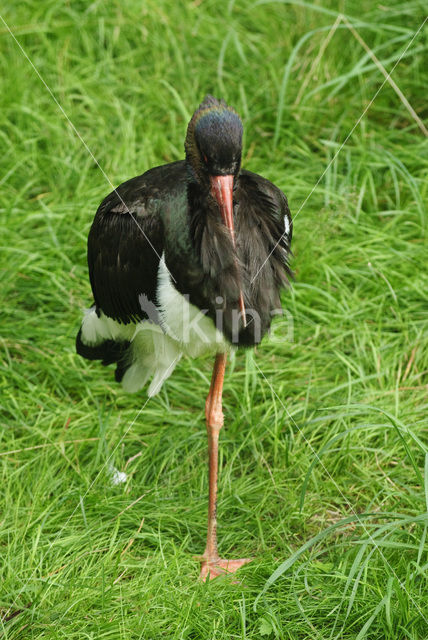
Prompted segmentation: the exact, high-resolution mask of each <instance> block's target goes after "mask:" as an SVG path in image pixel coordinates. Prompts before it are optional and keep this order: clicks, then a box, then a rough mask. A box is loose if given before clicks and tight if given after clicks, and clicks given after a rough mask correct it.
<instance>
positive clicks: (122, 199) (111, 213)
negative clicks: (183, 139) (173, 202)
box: [88, 167, 163, 324]
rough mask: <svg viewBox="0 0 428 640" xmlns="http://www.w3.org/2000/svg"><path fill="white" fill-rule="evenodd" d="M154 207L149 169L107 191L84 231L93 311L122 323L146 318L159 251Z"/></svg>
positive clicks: (155, 192)
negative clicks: (111, 190) (109, 191)
mask: <svg viewBox="0 0 428 640" xmlns="http://www.w3.org/2000/svg"><path fill="white" fill-rule="evenodd" d="M158 169H162V167H159V168H158ZM153 173H154V174H155V175H154V179H153ZM149 174H152V175H149ZM160 208H161V192H160V190H159V189H158V188H156V169H154V170H152V171H150V172H147V173H146V174H143V176H139V177H137V178H133V179H132V180H128V181H127V182H124V183H123V184H122V185H120V187H118V188H117V189H116V190H115V191H113V192H112V193H111V194H110V195H108V196H107V198H105V199H104V200H103V202H102V203H101V204H100V206H99V208H98V211H97V213H96V215H95V219H94V222H93V224H92V227H91V230H90V232H89V238H88V266H89V277H90V281H91V286H92V291H93V294H94V299H95V304H96V307H97V311H99V310H102V311H103V312H104V314H105V315H106V316H109V317H110V318H113V319H115V320H118V321H119V322H123V323H125V324H127V323H129V322H132V321H136V320H144V319H145V318H147V317H148V314H147V311H145V310H144V309H146V310H147V306H146V305H147V303H148V304H149V306H150V303H155V301H156V289H157V272H158V266H159V261H160V258H161V255H162V251H163V224H162V218H161V215H160ZM144 296H146V297H144ZM141 303H143V304H141ZM145 303H146V304H145Z"/></svg>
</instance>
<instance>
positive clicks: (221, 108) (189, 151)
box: [184, 94, 242, 167]
mask: <svg viewBox="0 0 428 640" xmlns="http://www.w3.org/2000/svg"><path fill="white" fill-rule="evenodd" d="M205 118H207V122H206V121H205ZM208 119H209V120H208ZM226 121H229V123H230V122H233V121H234V122H235V126H237V138H239V137H240V136H241V133H239V130H241V131H242V123H241V119H240V117H239V115H238V113H237V112H236V111H235V109H233V107H230V106H229V105H228V104H227V103H226V101H225V100H223V99H222V98H221V99H220V100H219V99H218V98H215V97H214V96H212V95H210V94H208V95H206V96H205V98H204V99H203V101H202V102H201V104H200V105H199V107H198V108H197V109H196V111H195V112H194V114H193V116H192V118H191V120H190V122H189V125H188V127H187V135H186V140H185V143H184V148H185V151H186V157H187V159H188V160H189V161H190V163H191V164H192V165H193V166H194V167H195V166H196V165H197V164H198V158H197V155H198V154H197V150H196V143H195V133H196V131H197V130H200V127H201V125H202V126H204V128H210V125H209V124H208V122H211V127H212V126H214V127H215V128H217V129H218V127H219V126H220V127H221V128H223V123H225V122H226ZM214 123H215V124H214ZM239 144H240V143H239Z"/></svg>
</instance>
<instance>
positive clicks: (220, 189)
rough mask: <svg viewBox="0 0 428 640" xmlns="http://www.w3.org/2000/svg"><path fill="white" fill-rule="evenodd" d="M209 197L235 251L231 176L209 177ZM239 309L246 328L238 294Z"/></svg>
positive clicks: (243, 309)
mask: <svg viewBox="0 0 428 640" xmlns="http://www.w3.org/2000/svg"><path fill="white" fill-rule="evenodd" d="M210 182H211V195H212V196H213V198H214V199H215V200H216V201H217V203H218V206H219V207H220V213H221V217H222V220H223V222H224V224H225V225H226V227H227V228H228V229H229V232H230V235H231V237H232V243H233V247H234V248H235V249H236V241H235V228H234V226H233V176H210ZM239 309H240V311H241V315H242V323H243V325H244V327H246V326H247V319H246V317H245V306H244V296H243V295H242V291H240V293H239Z"/></svg>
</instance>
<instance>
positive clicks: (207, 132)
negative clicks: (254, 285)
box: [184, 95, 245, 325]
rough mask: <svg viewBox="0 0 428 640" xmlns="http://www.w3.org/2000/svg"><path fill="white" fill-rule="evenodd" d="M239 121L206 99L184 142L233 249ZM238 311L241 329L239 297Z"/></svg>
mask: <svg viewBox="0 0 428 640" xmlns="http://www.w3.org/2000/svg"><path fill="white" fill-rule="evenodd" d="M242 133H243V127H242V122H241V118H240V117H239V115H238V114H237V113H236V111H235V110H234V109H232V107H229V106H228V105H227V104H226V103H225V101H224V100H217V98H214V97H213V96H210V95H208V96H206V98H205V99H204V101H203V102H202V103H201V104H200V105H199V107H198V109H197V110H196V111H195V113H194V114H193V116H192V119H191V120H190V122H189V126H188V128H187V135H186V141H185V145H184V146H185V150H186V160H187V163H188V166H189V167H190V169H191V171H192V173H193V177H194V178H195V179H196V181H197V182H198V183H199V185H200V186H201V187H202V189H207V191H209V193H210V195H211V197H212V198H213V199H214V200H215V202H216V203H217V205H218V208H219V211H220V214H221V217H222V220H223V222H224V224H225V225H226V227H227V228H228V230H229V232H230V235H231V239H232V243H233V246H234V247H235V248H236V244H235V231H234V221H233V187H234V182H235V180H236V178H237V177H238V174H239V171H240V168H241V153H242ZM240 308H241V312H242V316H243V321H244V325H245V308H244V302H243V296H242V293H241V294H240Z"/></svg>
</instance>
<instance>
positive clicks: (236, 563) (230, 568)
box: [199, 558, 252, 582]
mask: <svg viewBox="0 0 428 640" xmlns="http://www.w3.org/2000/svg"><path fill="white" fill-rule="evenodd" d="M251 561H252V558H241V559H240V560H223V559H222V558H217V560H204V559H203V560H201V573H200V574H199V578H200V579H201V580H203V581H204V582H205V581H206V580H207V579H208V580H214V578H218V576H225V575H229V574H232V573H235V571H237V570H238V569H240V568H241V567H242V566H243V565H244V564H247V563H248V562H251Z"/></svg>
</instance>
